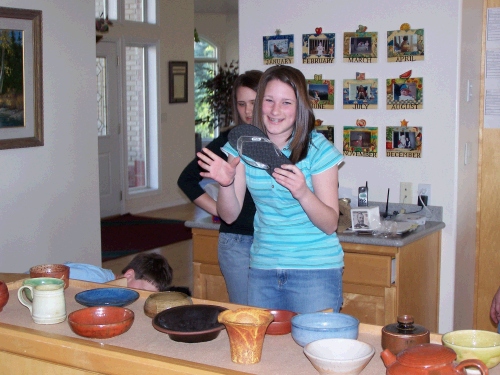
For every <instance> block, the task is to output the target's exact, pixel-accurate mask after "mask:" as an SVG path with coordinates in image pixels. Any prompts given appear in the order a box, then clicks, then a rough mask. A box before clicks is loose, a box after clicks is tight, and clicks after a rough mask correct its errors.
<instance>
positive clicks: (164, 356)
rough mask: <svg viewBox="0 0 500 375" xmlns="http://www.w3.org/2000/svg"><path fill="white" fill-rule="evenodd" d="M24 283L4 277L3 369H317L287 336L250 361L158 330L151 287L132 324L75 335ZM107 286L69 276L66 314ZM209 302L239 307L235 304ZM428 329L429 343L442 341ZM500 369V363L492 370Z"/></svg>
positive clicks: (120, 374)
mask: <svg viewBox="0 0 500 375" xmlns="http://www.w3.org/2000/svg"><path fill="white" fill-rule="evenodd" d="M21 284H22V281H17V282H13V283H9V290H10V298H9V301H8V303H7V305H6V306H5V307H4V309H3V311H2V312H0V374H16V375H18V374H26V375H32V374H56V375H59V374H60V375H63V374H64V375H73V374H79V375H81V374H88V373H89V372H92V374H116V375H127V374H130V375H132V374H133V375H138V374H148V375H155V374H161V375H165V374H169V375H171V374H266V375H269V374H280V375H283V374H286V375H294V374H300V375H308V374H311V375H316V374H317V372H316V370H315V369H314V367H313V366H312V365H311V363H310V362H309V360H308V359H307V357H305V355H304V354H303V349H302V347H300V346H299V345H297V344H296V343H295V341H294V340H293V338H292V337H291V334H287V335H282V336H269V335H268V336H266V338H265V340H264V348H263V352H262V360H261V362H260V363H257V364H254V365H240V364H235V363H233V362H231V358H230V350H229V340H228V337H227V333H226V331H225V330H223V331H222V332H221V333H220V335H219V336H218V337H217V338H216V339H215V340H213V341H209V342H205V343H197V344H187V343H178V342H175V341H172V340H170V338H169V337H168V335H166V334H164V333H161V332H159V331H157V330H155V329H154V328H153V327H152V324H151V319H150V318H148V317H147V316H146V315H145V314H144V312H143V305H144V301H145V299H146V298H147V296H148V295H149V294H150V292H147V291H139V292H140V298H139V299H138V300H137V301H135V302H134V303H132V304H131V305H129V306H127V307H128V308H130V309H132V310H133V311H134V313H135V320H134V323H133V325H132V327H131V328H130V330H129V331H128V332H126V333H124V334H123V335H121V336H117V337H114V338H111V339H106V340H97V339H86V338H82V337H79V336H77V335H76V334H74V333H73V332H72V331H71V329H70V327H69V325H68V323H67V321H64V322H63V323H59V324H52V325H38V324H35V323H33V321H32V319H31V316H30V314H29V310H28V309H27V308H26V307H24V306H23V305H21V303H20V302H19V301H18V299H17V289H18V288H19V286H20V285H21ZM98 287H99V288H100V287H106V285H103V284H94V283H88V282H82V281H76V280H70V286H69V288H68V289H66V290H65V298H66V309H67V313H68V314H69V313H70V312H72V311H74V310H77V309H80V308H83V306H81V305H79V304H78V303H77V302H76V301H75V299H74V296H75V294H76V293H78V292H80V291H82V290H86V289H92V288H98ZM194 302H195V303H208V304H217V305H222V306H226V307H228V308H237V307H238V306H237V305H232V304H225V303H214V302H211V301H204V300H198V299H194ZM380 330H381V327H380V326H374V325H367V324H361V325H360V334H359V337H358V339H359V340H360V341H364V342H367V343H369V344H371V345H373V346H374V347H375V349H376V353H375V356H374V357H373V358H372V360H371V361H370V363H369V364H368V366H367V367H366V368H365V370H363V372H362V375H380V374H384V373H385V366H384V364H383V363H382V360H381V359H380V352H381V346H380V332H381V331H380ZM440 339H441V338H440V336H439V335H435V334H432V335H431V341H432V342H434V343H440ZM490 373H491V374H495V375H496V374H500V367H499V370H498V371H497V372H493V371H492V372H490Z"/></svg>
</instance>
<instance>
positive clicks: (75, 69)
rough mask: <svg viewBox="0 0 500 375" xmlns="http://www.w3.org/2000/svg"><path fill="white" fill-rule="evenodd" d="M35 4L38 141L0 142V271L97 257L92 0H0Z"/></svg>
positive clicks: (25, 5)
mask: <svg viewBox="0 0 500 375" xmlns="http://www.w3.org/2000/svg"><path fill="white" fill-rule="evenodd" d="M0 6H5V7H15V8H27V9H37V10H41V11H42V12H43V13H42V22H43V26H42V27H43V31H42V34H43V35H42V38H43V100H44V103H43V107H44V114H43V119H44V133H45V145H44V146H42V147H33V148H25V149H12V150H0V165H1V168H0V170H1V173H0V176H1V177H0V178H1V183H0V272H24V271H27V270H28V268H29V267H30V266H32V265H34V264H39V263H44V262H63V261H67V260H73V261H82V262H88V263H94V264H99V263H100V261H101V259H100V246H101V243H100V228H99V189H98V173H97V136H96V133H97V132H96V118H97V110H96V99H95V98H96V96H95V85H96V80H95V37H94V34H95V31H94V5H93V2H91V1H67V0H1V1H0Z"/></svg>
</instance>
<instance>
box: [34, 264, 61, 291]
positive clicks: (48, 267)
mask: <svg viewBox="0 0 500 375" xmlns="http://www.w3.org/2000/svg"><path fill="white" fill-rule="evenodd" d="M30 277H31V278H34V277H53V278H55V279H61V280H63V281H64V289H66V288H67V287H68V286H69V267H68V266H66V265H64V264H40V265H38V266H33V267H31V268H30Z"/></svg>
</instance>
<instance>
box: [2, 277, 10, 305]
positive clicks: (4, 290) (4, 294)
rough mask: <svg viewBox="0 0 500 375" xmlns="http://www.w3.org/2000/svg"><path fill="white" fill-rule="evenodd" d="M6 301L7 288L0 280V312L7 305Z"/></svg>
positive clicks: (7, 295)
mask: <svg viewBox="0 0 500 375" xmlns="http://www.w3.org/2000/svg"><path fill="white" fill-rule="evenodd" d="M8 300H9V289H8V288H7V284H5V283H4V282H3V281H2V280H0V311H2V310H3V307H4V306H5V305H6V304H7V301H8Z"/></svg>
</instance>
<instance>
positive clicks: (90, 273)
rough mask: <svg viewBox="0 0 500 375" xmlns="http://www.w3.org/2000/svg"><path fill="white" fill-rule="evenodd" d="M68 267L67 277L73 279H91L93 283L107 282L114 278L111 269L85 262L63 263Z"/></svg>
mask: <svg viewBox="0 0 500 375" xmlns="http://www.w3.org/2000/svg"><path fill="white" fill-rule="evenodd" d="M64 264H65V265H67V266H68V267H69V278H70V279H74V280H83V281H91V282H94V283H107V282H108V281H111V280H114V279H115V278H116V277H115V274H114V273H113V271H111V270H107V269H104V268H101V267H97V266H94V265H92V264H85V263H71V262H66V263H64Z"/></svg>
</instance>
